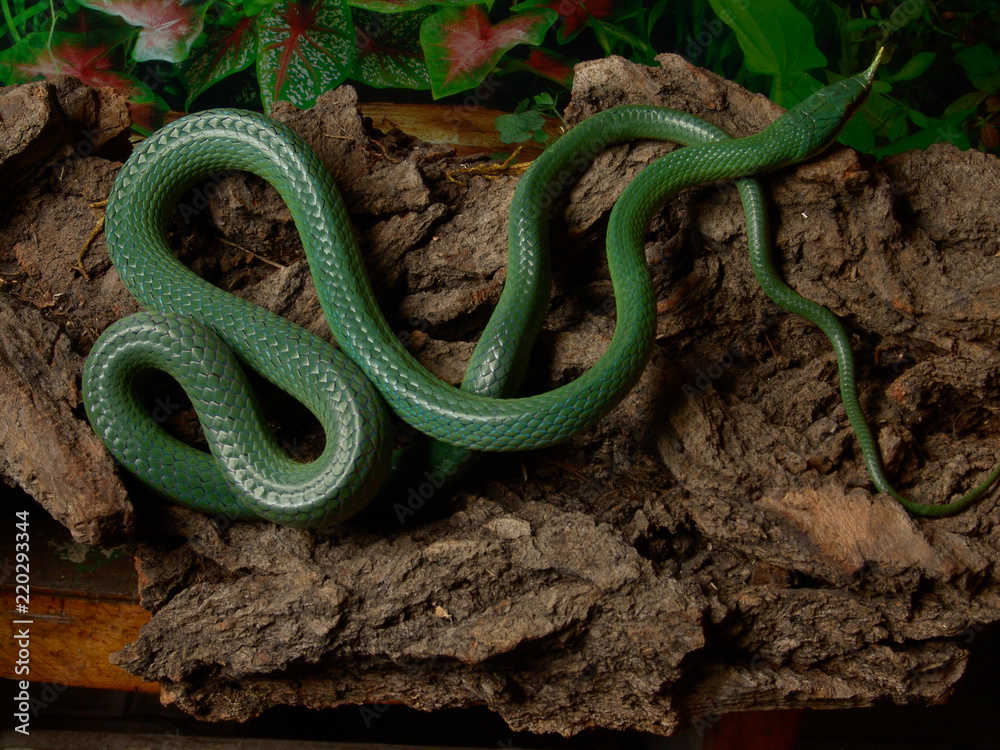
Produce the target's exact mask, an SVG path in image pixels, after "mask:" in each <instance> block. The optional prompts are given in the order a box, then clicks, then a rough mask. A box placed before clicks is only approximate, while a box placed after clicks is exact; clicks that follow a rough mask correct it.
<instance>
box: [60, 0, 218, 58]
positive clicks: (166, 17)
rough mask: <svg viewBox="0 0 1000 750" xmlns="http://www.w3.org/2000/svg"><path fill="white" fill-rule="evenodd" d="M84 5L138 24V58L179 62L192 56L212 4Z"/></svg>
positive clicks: (120, 1)
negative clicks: (190, 53) (196, 40)
mask: <svg viewBox="0 0 1000 750" xmlns="http://www.w3.org/2000/svg"><path fill="white" fill-rule="evenodd" d="M79 2H80V4H81V5H84V6H86V7H88V8H92V9H94V10H99V11H101V12H102V13H109V14H111V15H113V16H118V17H120V18H122V19H123V20H124V21H125V22H126V23H127V24H129V25H131V26H138V27H139V29H140V31H139V37H138V39H136V42H135V47H134V48H133V50H132V57H134V58H135V59H136V60H166V61H167V62H172V63H177V62H180V61H181V60H183V59H184V58H185V57H187V56H188V53H189V52H190V51H191V45H192V44H194V40H195V39H197V37H198V35H199V34H200V33H201V30H202V28H203V27H204V25H205V9H206V8H207V7H208V4H207V3H205V2H200V3H192V4H187V3H182V2H180V0H79Z"/></svg>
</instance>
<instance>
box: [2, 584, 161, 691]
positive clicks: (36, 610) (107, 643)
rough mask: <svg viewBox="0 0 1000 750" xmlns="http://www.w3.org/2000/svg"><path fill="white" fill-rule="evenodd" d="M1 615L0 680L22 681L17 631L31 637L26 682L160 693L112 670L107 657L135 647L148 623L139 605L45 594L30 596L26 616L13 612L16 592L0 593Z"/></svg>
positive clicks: (7, 589)
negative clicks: (25, 622) (0, 598)
mask: <svg viewBox="0 0 1000 750" xmlns="http://www.w3.org/2000/svg"><path fill="white" fill-rule="evenodd" d="M0 591H2V592H3V600H4V604H5V607H4V609H5V612H4V617H3V621H2V622H0V643H2V646H0V652H2V655H3V658H2V663H3V665H2V671H0V676H3V677H8V678H11V679H16V680H23V679H25V676H24V675H20V674H17V673H16V672H15V670H16V668H17V665H16V662H17V660H18V657H17V655H18V644H17V643H16V642H15V641H14V633H15V629H18V630H20V629H24V628H26V629H28V631H29V638H30V640H29V647H28V650H29V652H30V656H29V667H30V672H29V674H28V675H27V679H28V680H29V681H30V682H49V683H52V684H55V685H72V686H77V687H90V688H108V689H111V690H128V691H141V692H152V693H155V692H159V690H160V688H159V685H158V684H157V683H155V682H145V681H143V680H141V679H140V678H138V677H135V676H134V675H131V674H129V673H128V672H126V671H124V670H123V669H119V668H118V667H116V666H114V665H113V664H111V662H110V661H108V656H109V655H110V654H111V653H113V652H114V651H118V650H119V649H121V648H123V647H124V646H126V645H127V644H129V643H131V642H132V641H134V640H135V639H136V638H137V637H138V635H139V629H140V628H141V627H142V626H143V625H144V624H145V623H146V622H148V621H149V617H150V615H149V612H147V611H146V610H144V609H143V608H142V607H140V606H139V605H138V604H136V603H134V602H128V601H120V600H114V599H111V600H102V599H93V598H83V597H79V596H71V595H67V594H65V593H56V594H46V593H39V592H38V591H37V590H36V589H34V588H33V589H32V590H31V608H30V612H29V614H27V615H21V614H18V613H17V612H16V611H15V610H14V608H13V602H14V590H13V588H12V587H10V586H3V587H0ZM15 620H30V621H31V623H30V624H29V625H15V624H14V622H15Z"/></svg>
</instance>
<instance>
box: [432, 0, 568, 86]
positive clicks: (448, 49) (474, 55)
mask: <svg viewBox="0 0 1000 750" xmlns="http://www.w3.org/2000/svg"><path fill="white" fill-rule="evenodd" d="M555 19H556V14H555V13H554V12H553V11H550V10H532V11H528V12H526V13H518V14H516V15H514V16H511V17H510V18H508V19H506V20H503V21H501V22H500V23H498V24H496V25H495V26H494V25H491V24H490V20H489V18H488V17H487V15H486V13H485V11H484V10H483V9H482V7H481V6H479V5H469V6H466V7H464V8H447V7H446V8H441V9H440V10H439V11H437V12H436V13H435V14H434V15H432V16H431V17H429V18H428V19H427V20H426V21H424V23H423V26H421V28H420V44H421V46H422V47H423V48H424V55H425V56H426V60H427V72H428V73H429V74H430V77H431V86H432V89H433V92H434V96H435V98H437V97H441V96H446V95H448V94H454V93H457V92H459V91H464V90H465V89H467V88H471V87H473V86H475V85H477V84H478V83H479V82H480V81H482V80H483V79H484V78H486V76H487V74H488V73H489V72H490V71H491V70H492V69H493V68H494V67H496V64H497V62H498V61H499V60H500V58H501V57H503V55H504V53H506V52H507V51H508V50H510V49H512V48H513V47H515V46H517V45H518V44H532V45H538V44H541V43H542V39H544V37H545V32H546V31H547V30H548V28H549V27H550V26H551V25H552V24H553V22H554V21H555Z"/></svg>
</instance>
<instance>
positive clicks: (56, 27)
mask: <svg viewBox="0 0 1000 750" xmlns="http://www.w3.org/2000/svg"><path fill="white" fill-rule="evenodd" d="M512 1H513V4H512ZM662 1H665V0H661V2H662ZM25 2H30V0H0V5H2V7H3V9H4V10H5V12H4V18H5V19H7V24H6V26H5V27H0V39H2V38H3V34H4V31H3V29H4V28H6V29H7V35H8V36H9V37H10V38H11V40H12V43H11V44H10V45H9V48H8V49H6V50H4V51H2V52H0V82H2V83H16V82H21V81H26V80H30V79H33V78H38V77H43V76H49V75H55V74H58V73H70V74H72V75H76V76H78V77H80V78H81V79H83V80H84V81H86V82H87V83H91V84H94V85H105V86H117V87H120V88H125V89H128V90H129V91H131V92H132V95H133V100H134V106H135V110H136V112H137V113H139V112H142V113H145V115H146V117H145V120H146V121H147V122H150V123H154V122H155V121H156V119H157V118H156V117H152V116H149V115H150V113H151V112H154V111H156V112H159V113H160V115H159V116H160V117H162V114H163V113H164V112H166V110H167V108H168V102H169V104H170V105H172V106H173V107H174V108H176V109H185V110H190V109H192V108H197V105H198V102H199V97H201V96H202V94H205V93H206V92H208V91H209V90H210V89H212V90H213V91H215V92H216V93H214V94H212V100H213V104H218V103H220V101H221V102H222V103H224V102H227V101H229V100H227V99H226V98H225V96H226V94H225V93H223V92H224V91H225V88H226V85H225V82H226V81H227V79H232V80H239V81H241V82H242V83H241V84H240V85H243V86H245V85H246V84H247V83H248V82H250V81H254V80H255V81H256V84H257V88H258V93H257V95H256V96H257V97H259V102H260V104H261V105H262V106H263V107H264V108H265V109H268V110H269V109H270V108H271V107H273V106H274V103H275V102H277V101H279V100H286V101H290V102H292V103H293V104H295V105H296V106H299V107H309V106H311V105H312V104H313V103H314V102H315V101H316V99H317V97H318V96H319V95H320V94H322V93H323V92H324V91H326V90H329V89H330V88H332V87H334V86H337V85H339V84H340V83H341V82H343V81H345V80H347V79H352V80H355V81H358V82H360V83H362V84H365V85H368V86H372V87H375V88H397V89H398V88H407V89H413V90H426V89H429V90H430V91H431V94H432V96H433V97H434V98H440V97H446V96H449V95H453V94H460V93H461V92H463V91H466V90H469V89H474V88H476V87H477V86H478V85H479V84H480V83H481V82H482V81H483V80H484V79H486V77H487V76H488V75H490V74H491V73H494V72H496V73H501V74H517V75H519V76H521V77H522V78H523V77H524V76H527V75H530V76H536V77H537V80H539V81H543V80H545V81H549V82H551V83H550V84H548V85H553V84H555V85H558V86H569V85H570V83H571V81H572V66H573V64H574V62H575V60H574V59H573V58H571V57H567V56H564V55H561V54H559V53H558V52H556V51H554V50H552V49H547V48H544V47H543V46H542V45H543V42H544V41H545V40H546V38H550V40H553V41H554V43H556V44H560V43H563V42H566V41H569V40H570V39H572V38H574V37H575V36H577V35H578V34H579V33H580V31H581V30H582V29H583V28H584V27H586V26H587V25H588V24H593V23H595V22H596V21H597V19H603V18H607V17H608V14H609V13H611V12H612V9H614V8H616V7H619V5H621V4H625V3H633V2H635V0H522V1H521V2H520V4H518V3H517V2H516V0H501V2H506V5H504V6H501V5H500V4H499V3H497V4H494V2H493V0H489V1H488V2H487V3H485V4H483V3H479V2H476V0H67V2H65V3H64V4H63V5H62V7H61V9H60V10H58V11H57V12H56V13H55V16H53V15H52V13H51V12H49V13H48V22H49V25H48V28H45V29H44V30H43V29H42V28H41V20H43V19H44V18H45V14H44V13H43V12H42V11H41V10H38V9H37V8H34V9H33V8H28V7H26V6H25ZM9 3H14V4H15V7H14V8H13V10H10V9H9V7H8V5H9ZM38 3H39V5H38V6H37V7H38V8H40V7H41V4H42V3H44V4H46V5H47V3H48V0H38ZM27 24H33V25H32V26H30V28H29V26H28V25H27ZM22 31H23V32H24V33H21V32H22ZM151 70H152V71H155V73H154V74H153V75H152V76H150V71H151ZM164 71H166V73H164ZM247 71H252V77H251V76H250V75H248V74H247ZM237 75H239V76H240V77H239V78H238V79H236V78H233V77H234V76H237ZM164 76H166V78H165V77H164ZM519 80H520V79H519ZM147 84H148V85H147ZM219 84H223V85H222V86H219ZM230 96H232V94H230ZM234 103H239V104H246V103H247V102H246V101H245V100H243V101H236V102H234Z"/></svg>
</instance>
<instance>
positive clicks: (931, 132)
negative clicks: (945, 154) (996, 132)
mask: <svg viewBox="0 0 1000 750" xmlns="http://www.w3.org/2000/svg"><path fill="white" fill-rule="evenodd" d="M974 111H975V110H971V109H969V110H965V111H963V112H956V113H955V114H953V115H951V116H949V117H944V118H941V119H939V120H936V119H931V120H930V123H929V124H928V126H927V127H926V128H924V129H923V130H918V131H917V132H916V133H914V134H913V135H911V136H908V137H906V138H902V139H900V140H898V141H896V142H894V143H890V144H888V145H886V146H883V147H882V148H879V149H876V151H875V155H876V156H877V157H879V158H880V159H881V158H882V157H883V156H888V155H890V154H899V153H902V152H903V151H909V150H910V149H913V148H918V149H925V148H927V147H928V146H930V145H931V144H934V143H941V142H947V143H951V144H952V145H953V146H955V147H956V148H960V149H962V150H963V151H967V150H968V149H970V148H971V147H972V144H971V143H970V142H969V138H968V136H966V135H965V133H963V132H962V130H961V126H962V122H963V121H964V120H965V118H966V117H968V116H969V115H971V114H972V113H973V112H974Z"/></svg>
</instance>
